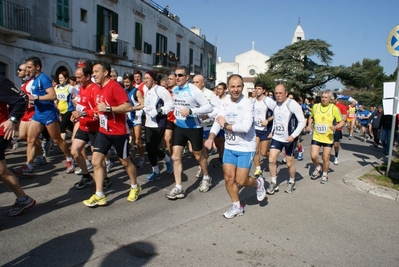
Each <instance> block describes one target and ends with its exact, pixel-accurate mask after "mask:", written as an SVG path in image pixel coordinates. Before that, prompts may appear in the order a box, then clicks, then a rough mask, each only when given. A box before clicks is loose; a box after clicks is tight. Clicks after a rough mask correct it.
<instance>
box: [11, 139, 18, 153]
mask: <svg viewBox="0 0 399 267" xmlns="http://www.w3.org/2000/svg"><path fill="white" fill-rule="evenodd" d="M11 144H12V150H16V149H17V148H18V138H15V137H14V138H13V139H12V140H11Z"/></svg>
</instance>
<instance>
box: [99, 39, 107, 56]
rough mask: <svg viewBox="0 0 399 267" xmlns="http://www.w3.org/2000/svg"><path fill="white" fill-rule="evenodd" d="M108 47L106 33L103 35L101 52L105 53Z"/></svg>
mask: <svg viewBox="0 0 399 267" xmlns="http://www.w3.org/2000/svg"><path fill="white" fill-rule="evenodd" d="M106 47H107V39H106V38H105V35H101V52H100V54H105V49H106Z"/></svg>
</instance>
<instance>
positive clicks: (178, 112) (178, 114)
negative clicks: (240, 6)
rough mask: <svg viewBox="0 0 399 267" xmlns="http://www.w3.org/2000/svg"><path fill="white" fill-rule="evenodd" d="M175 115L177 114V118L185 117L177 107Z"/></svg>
mask: <svg viewBox="0 0 399 267" xmlns="http://www.w3.org/2000/svg"><path fill="white" fill-rule="evenodd" d="M174 115H175V117H176V118H180V119H183V116H182V115H181V113H180V108H175V112H174Z"/></svg>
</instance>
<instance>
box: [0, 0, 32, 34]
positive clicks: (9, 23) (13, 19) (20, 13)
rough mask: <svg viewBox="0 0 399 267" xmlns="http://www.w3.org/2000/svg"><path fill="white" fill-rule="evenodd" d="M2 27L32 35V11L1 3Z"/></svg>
mask: <svg viewBox="0 0 399 267" xmlns="http://www.w3.org/2000/svg"><path fill="white" fill-rule="evenodd" d="M0 27H4V28H8V29H10V30H15V31H21V32H26V33H30V9H29V8H26V7H23V6H20V5H16V4H13V3H11V2H7V1H0Z"/></svg>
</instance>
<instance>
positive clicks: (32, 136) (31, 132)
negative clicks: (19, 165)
mask: <svg viewBox="0 0 399 267" xmlns="http://www.w3.org/2000/svg"><path fill="white" fill-rule="evenodd" d="M43 129H44V126H43V125H42V124H41V123H40V122H37V121H31V122H30V123H29V128H28V136H27V147H26V163H27V164H32V163H33V159H34V158H35V145H36V142H37V138H38V137H39V135H40V133H41V132H42V131H43Z"/></svg>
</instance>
